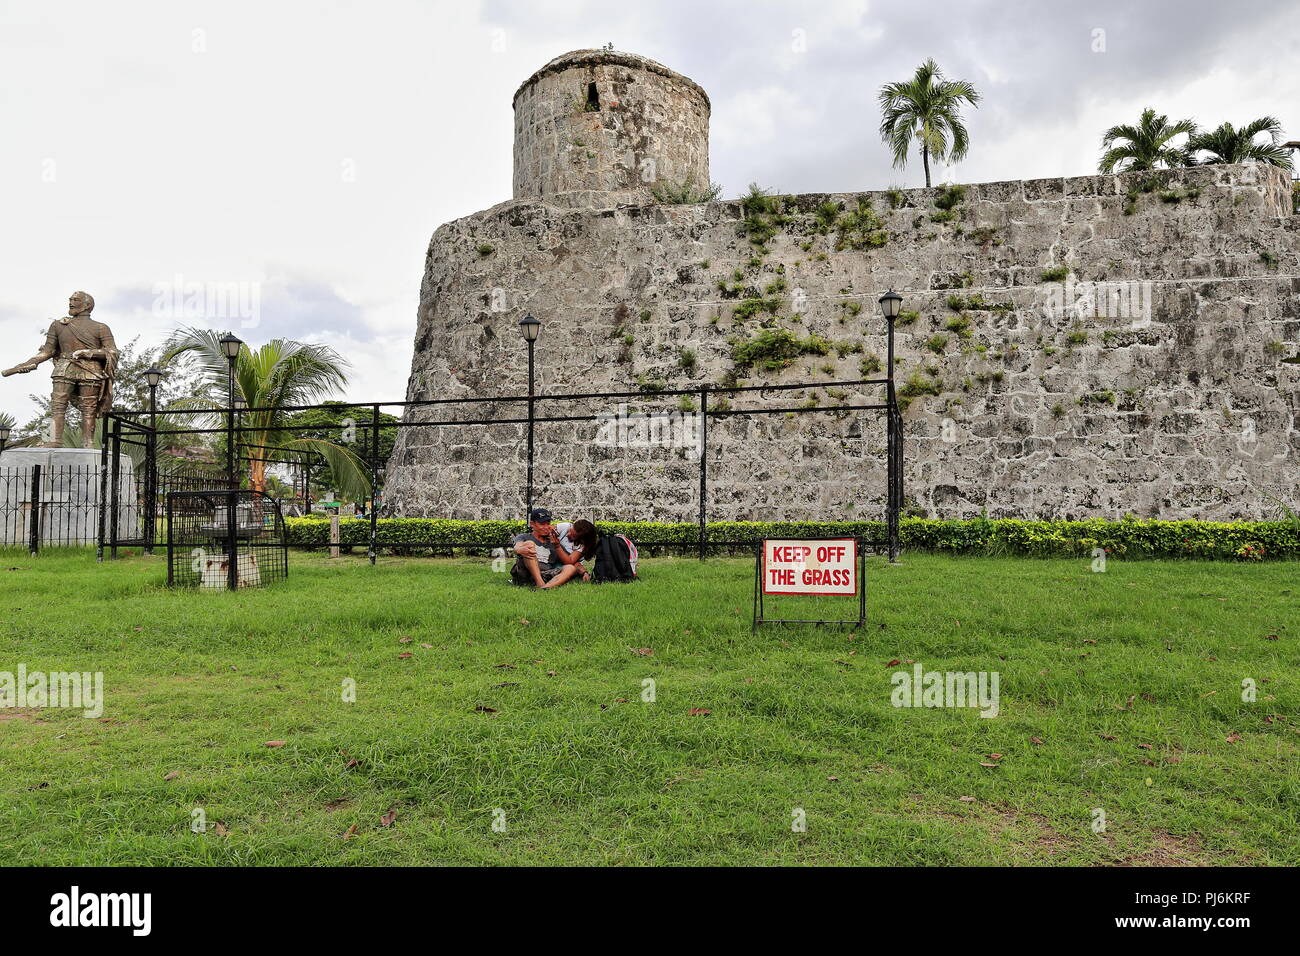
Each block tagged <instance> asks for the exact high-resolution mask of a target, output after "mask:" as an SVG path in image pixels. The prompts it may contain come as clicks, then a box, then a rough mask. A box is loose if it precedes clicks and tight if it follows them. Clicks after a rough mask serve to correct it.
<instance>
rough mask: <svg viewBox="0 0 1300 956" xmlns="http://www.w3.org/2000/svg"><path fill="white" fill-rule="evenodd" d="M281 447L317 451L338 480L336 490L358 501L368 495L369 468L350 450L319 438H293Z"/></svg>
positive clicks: (369, 487) (369, 486)
mask: <svg viewBox="0 0 1300 956" xmlns="http://www.w3.org/2000/svg"><path fill="white" fill-rule="evenodd" d="M283 447H285V448H289V449H294V450H301V451H314V452H317V453H318V454H320V456H321V457H322V458H324V459H325V461H326V463H328V464H329V467H330V470H331V471H332V472H333V473H334V480H335V481H337V482H338V488H337V490H338V491H339V492H341V493H342V494H344V495H346V496H347V497H349V498H351V499H352V500H354V501H360V500H362V499H364V498H368V497H369V496H370V489H371V485H370V475H369V470H368V469H367V468H366V465H365V462H363V461H362V460H361V459H360V458H358V457H357V456H356V455H355V454H353V453H352V451H351V450H349V449H347V448H344V447H343V446H342V445H336V444H334V443H333V442H330V441H325V440H324V439H320V438H295V439H293V440H292V441H288V442H285V443H284V446H283Z"/></svg>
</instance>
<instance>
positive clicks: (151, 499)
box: [144, 365, 163, 554]
mask: <svg viewBox="0 0 1300 956" xmlns="http://www.w3.org/2000/svg"><path fill="white" fill-rule="evenodd" d="M144 380H145V383H146V384H147V385H148V386H149V441H148V443H147V444H146V446H145V454H146V455H147V460H146V461H145V466H144V467H145V473H144V482H145V484H144V496H145V542H144V553H145V554H153V538H154V533H155V527H154V525H155V522H156V520H157V514H158V386H159V385H160V384H161V383H162V380H163V370H162V369H160V368H159V367H158V366H157V365H152V366H150V367H149V368H148V370H146V371H145V373H144Z"/></svg>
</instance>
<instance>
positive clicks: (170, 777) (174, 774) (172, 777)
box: [163, 770, 181, 780]
mask: <svg viewBox="0 0 1300 956" xmlns="http://www.w3.org/2000/svg"><path fill="white" fill-rule="evenodd" d="M180 775H181V772H180V771H179V770H173V771H172V772H171V773H169V774H167V776H165V777H163V779H164V780H175V779H176V778H177V777H179V776H180Z"/></svg>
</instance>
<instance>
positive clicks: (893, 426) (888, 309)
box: [880, 289, 903, 564]
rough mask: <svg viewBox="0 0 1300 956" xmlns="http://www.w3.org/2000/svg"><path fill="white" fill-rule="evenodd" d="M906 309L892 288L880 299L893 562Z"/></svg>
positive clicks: (893, 555)
mask: <svg viewBox="0 0 1300 956" xmlns="http://www.w3.org/2000/svg"><path fill="white" fill-rule="evenodd" d="M902 306H903V297H902V296H901V295H899V294H898V293H897V292H895V291H894V290H893V289H890V290H889V291H888V292H886V293H885V294H884V295H882V296H881V297H880V314H881V315H883V316H884V317H885V321H886V322H887V323H888V325H889V329H888V336H889V348H888V355H887V357H886V363H887V367H886V368H885V383H886V385H885V387H886V390H887V396H888V398H887V400H886V401H887V406H888V407H887V408H886V409H885V430H886V434H887V439H886V442H885V444H886V445H887V448H886V455H887V456H888V459H889V462H888V469H887V470H888V472H889V478H888V481H889V494H888V498H889V506H888V513H887V514H886V515H885V519H886V524H887V525H888V528H889V562H890V563H891V564H893V563H894V562H895V561H897V560H898V517H899V512H900V511H902V508H903V420H902V416H901V415H899V413H898V397H897V396H896V395H895V394H894V320H895V319H897V318H898V312H899V310H900V309H901V308H902Z"/></svg>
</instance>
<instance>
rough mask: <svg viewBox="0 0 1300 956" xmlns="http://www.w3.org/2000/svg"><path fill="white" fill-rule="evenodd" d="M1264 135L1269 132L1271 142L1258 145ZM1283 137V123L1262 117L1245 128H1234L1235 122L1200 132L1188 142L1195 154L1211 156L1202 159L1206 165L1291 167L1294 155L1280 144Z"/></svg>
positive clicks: (1189, 148)
mask: <svg viewBox="0 0 1300 956" xmlns="http://www.w3.org/2000/svg"><path fill="white" fill-rule="evenodd" d="M1260 133H1267V134H1268V139H1269V141H1268V142H1267V143H1257V142H1255V137H1256V136H1258V135H1259V134H1260ZM1281 138H1282V124H1281V123H1280V122H1279V121H1278V120H1277V119H1276V118H1275V117H1272V116H1261V117H1260V118H1259V119H1257V120H1255V122H1253V123H1247V124H1246V125H1245V126H1243V127H1241V129H1234V128H1233V125H1232V124H1231V123H1224V124H1223V125H1222V126H1220V127H1219V128H1218V129H1211V130H1206V131H1205V132H1203V133H1197V134H1196V135H1194V136H1192V137H1191V138H1190V139H1188V141H1187V148H1188V150H1190V151H1191V152H1193V153H1198V152H1206V153H1209V154H1210V155H1209V156H1207V157H1206V158H1205V159H1203V160H1201V163H1202V164H1203V165H1212V164H1215V163H1264V164H1266V165H1268V166H1281V167H1282V168H1283V169H1290V168H1291V154H1290V152H1288V151H1287V149H1286V148H1285V147H1283V146H1281V145H1279V144H1278V140H1280V139H1281Z"/></svg>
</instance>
